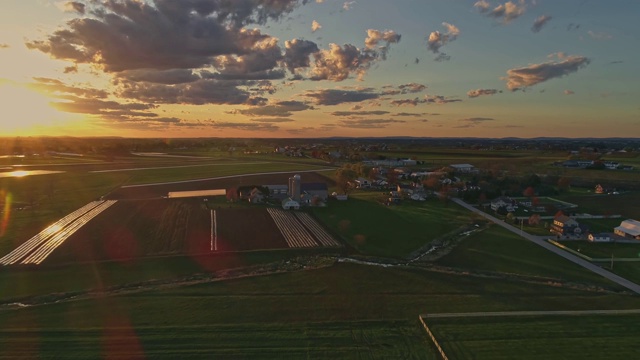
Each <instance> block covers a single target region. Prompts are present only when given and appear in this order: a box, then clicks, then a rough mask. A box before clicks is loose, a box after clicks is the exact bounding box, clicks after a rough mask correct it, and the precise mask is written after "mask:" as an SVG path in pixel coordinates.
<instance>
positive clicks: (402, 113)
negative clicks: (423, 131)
mask: <svg viewBox="0 0 640 360" xmlns="http://www.w3.org/2000/svg"><path fill="white" fill-rule="evenodd" d="M424 115H425V114H417V113H407V112H401V113H397V114H393V116H411V117H420V116H424Z"/></svg>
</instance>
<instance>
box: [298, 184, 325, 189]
mask: <svg viewBox="0 0 640 360" xmlns="http://www.w3.org/2000/svg"><path fill="white" fill-rule="evenodd" d="M300 189H301V190H302V191H322V190H328V188H327V184H326V183H302V184H301V185H300Z"/></svg>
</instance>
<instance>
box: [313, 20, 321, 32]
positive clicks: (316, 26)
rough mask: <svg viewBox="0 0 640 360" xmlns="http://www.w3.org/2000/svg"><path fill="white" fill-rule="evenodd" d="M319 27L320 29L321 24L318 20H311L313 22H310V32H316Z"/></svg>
mask: <svg viewBox="0 0 640 360" xmlns="http://www.w3.org/2000/svg"><path fill="white" fill-rule="evenodd" d="M320 29H322V25H320V23H319V22H317V21H315V20H313V22H311V32H316V31H318V30H320Z"/></svg>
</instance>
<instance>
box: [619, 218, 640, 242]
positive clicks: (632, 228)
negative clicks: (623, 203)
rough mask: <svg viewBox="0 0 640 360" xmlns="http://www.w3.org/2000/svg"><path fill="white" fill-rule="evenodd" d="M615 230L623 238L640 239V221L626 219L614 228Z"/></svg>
mask: <svg viewBox="0 0 640 360" xmlns="http://www.w3.org/2000/svg"><path fill="white" fill-rule="evenodd" d="M613 232H614V233H615V234H616V235H618V236H621V237H623V238H627V239H636V240H640V221H637V220H632V219H629V220H625V221H623V222H621V223H620V226H618V227H616V228H615V229H613Z"/></svg>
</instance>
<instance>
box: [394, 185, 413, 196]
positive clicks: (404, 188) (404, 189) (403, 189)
mask: <svg viewBox="0 0 640 360" xmlns="http://www.w3.org/2000/svg"><path fill="white" fill-rule="evenodd" d="M397 191H398V193H399V194H400V195H411V194H413V187H411V185H407V184H398V189H397Z"/></svg>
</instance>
